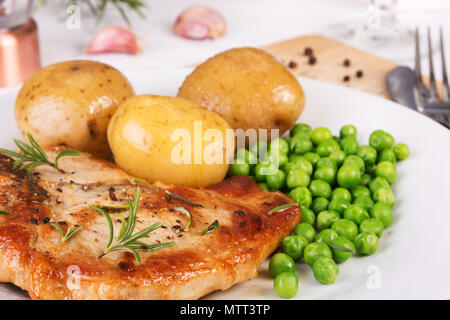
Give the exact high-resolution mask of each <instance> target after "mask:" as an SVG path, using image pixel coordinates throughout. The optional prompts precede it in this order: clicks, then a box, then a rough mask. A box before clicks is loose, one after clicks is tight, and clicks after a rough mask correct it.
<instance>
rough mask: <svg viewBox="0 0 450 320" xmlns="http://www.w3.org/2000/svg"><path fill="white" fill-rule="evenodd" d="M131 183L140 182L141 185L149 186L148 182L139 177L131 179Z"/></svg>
mask: <svg viewBox="0 0 450 320" xmlns="http://www.w3.org/2000/svg"><path fill="white" fill-rule="evenodd" d="M131 182H133V183H136V182H140V183H145V184H148V181H147V180H145V179H142V178H138V177H133V178H131Z"/></svg>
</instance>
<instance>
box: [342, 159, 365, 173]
mask: <svg viewBox="0 0 450 320" xmlns="http://www.w3.org/2000/svg"><path fill="white" fill-rule="evenodd" d="M343 165H344V166H345V165H351V166H355V167H357V168H358V169H359V172H361V174H363V173H364V171H365V170H366V166H365V165H364V161H363V159H361V158H360V157H358V156H355V155H349V156H347V157H346V158H345V159H344V164H343Z"/></svg>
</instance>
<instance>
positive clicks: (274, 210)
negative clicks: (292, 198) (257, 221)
mask: <svg viewBox="0 0 450 320" xmlns="http://www.w3.org/2000/svg"><path fill="white" fill-rule="evenodd" d="M296 206H298V204H297V203H286V204H282V205H281V206H278V207H275V208H273V209H272V210H270V211H269V212H268V214H269V215H271V214H272V213H275V212H281V211H284V210H287V209H288V208H290V207H296Z"/></svg>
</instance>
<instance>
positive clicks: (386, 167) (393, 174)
mask: <svg viewBox="0 0 450 320" xmlns="http://www.w3.org/2000/svg"><path fill="white" fill-rule="evenodd" d="M375 174H376V175H377V177H383V178H385V179H386V180H387V181H388V182H389V183H390V184H392V183H394V182H395V180H397V170H395V166H394V164H393V163H392V162H389V161H383V162H380V163H378V164H377V167H376V169H375Z"/></svg>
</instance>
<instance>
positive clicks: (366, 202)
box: [353, 196, 373, 212]
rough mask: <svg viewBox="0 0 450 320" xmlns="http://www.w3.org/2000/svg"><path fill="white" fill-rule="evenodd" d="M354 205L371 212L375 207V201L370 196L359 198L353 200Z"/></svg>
mask: <svg viewBox="0 0 450 320" xmlns="http://www.w3.org/2000/svg"><path fill="white" fill-rule="evenodd" d="M353 204H356V205H358V206H360V207H361V208H363V209H364V210H366V211H367V212H369V211H370V209H372V207H373V200H372V198H371V197H370V196H358V197H356V198H355V200H353Z"/></svg>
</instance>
